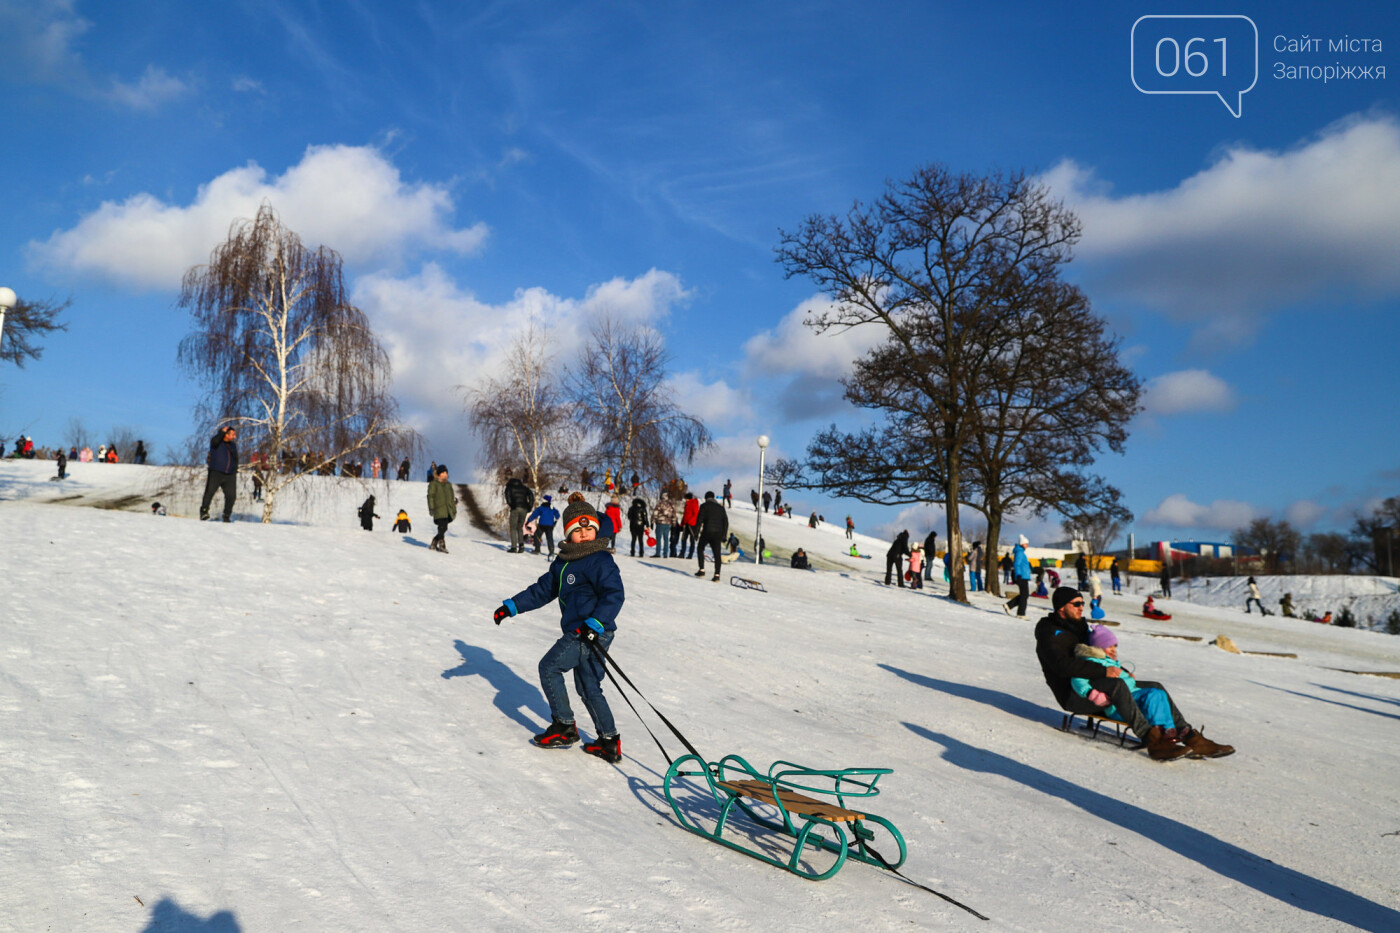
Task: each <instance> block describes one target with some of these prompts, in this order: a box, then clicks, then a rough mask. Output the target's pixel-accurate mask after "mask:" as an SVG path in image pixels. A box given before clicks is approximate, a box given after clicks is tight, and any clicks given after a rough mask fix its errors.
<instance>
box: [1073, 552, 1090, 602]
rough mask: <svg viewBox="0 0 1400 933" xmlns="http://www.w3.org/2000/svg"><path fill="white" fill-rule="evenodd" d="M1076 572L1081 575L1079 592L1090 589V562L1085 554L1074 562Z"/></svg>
mask: <svg viewBox="0 0 1400 933" xmlns="http://www.w3.org/2000/svg"><path fill="white" fill-rule="evenodd" d="M1074 572H1075V573H1077V574H1078V575H1079V592H1081V593H1082V592H1084V591H1085V590H1087V589H1088V588H1089V561H1088V559H1087V558H1085V556H1084V555H1083V554H1080V555H1079V559H1078V560H1076V561H1075V562H1074Z"/></svg>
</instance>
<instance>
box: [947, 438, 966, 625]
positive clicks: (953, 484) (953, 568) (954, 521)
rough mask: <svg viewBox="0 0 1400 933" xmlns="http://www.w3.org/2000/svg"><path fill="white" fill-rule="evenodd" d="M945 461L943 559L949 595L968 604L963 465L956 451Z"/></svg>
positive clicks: (951, 451)
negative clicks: (961, 486) (961, 496)
mask: <svg viewBox="0 0 1400 933" xmlns="http://www.w3.org/2000/svg"><path fill="white" fill-rule="evenodd" d="M950 428H951V425H950ZM945 459H946V462H947V464H948V479H947V482H946V483H945V484H944V487H943V488H944V491H945V492H944V502H943V504H944V508H945V510H946V513H947V516H948V553H947V554H945V555H944V557H943V564H944V566H945V567H947V568H948V595H949V596H950V597H951V598H952V599H955V600H957V601H958V602H960V603H966V602H967V584H966V583H965V582H964V581H963V576H962V574H963V561H962V520H961V516H960V515H959V514H958V491H959V479H960V474H961V467H962V463H961V458H960V457H959V456H958V451H957V450H956V449H950V450H949V451H948V453H947V456H946V458H945Z"/></svg>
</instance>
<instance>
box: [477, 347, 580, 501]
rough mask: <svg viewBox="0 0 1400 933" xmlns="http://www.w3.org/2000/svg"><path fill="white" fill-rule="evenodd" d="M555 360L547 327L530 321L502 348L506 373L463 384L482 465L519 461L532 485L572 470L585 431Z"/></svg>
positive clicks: (499, 466) (510, 464)
mask: <svg viewBox="0 0 1400 933" xmlns="http://www.w3.org/2000/svg"><path fill="white" fill-rule="evenodd" d="M554 362H555V357H554V353H553V352H552V350H551V348H550V343H549V334H548V332H547V331H546V330H544V329H543V328H542V327H541V326H540V325H539V324H537V323H536V322H535V321H533V320H532V321H531V322H530V323H529V325H528V326H527V328H526V329H525V331H524V332H523V333H521V334H520V336H519V337H518V338H517V339H516V341H515V342H514V343H513V344H512V345H511V346H510V348H509V349H508V350H507V351H506V355H505V361H504V363H505V375H503V376H501V377H500V378H499V379H497V378H484V379H482V380H480V381H479V382H478V383H476V384H475V385H473V386H466V387H462V389H463V394H464V397H465V399H466V404H467V411H468V413H469V414H470V415H471V426H472V430H473V431H474V432H475V433H476V435H477V436H478V437H480V438H481V441H482V444H483V450H482V459H483V460H484V462H485V465H486V466H487V467H488V468H490V469H491V470H493V471H496V470H501V469H503V468H506V467H511V468H514V467H515V466H523V467H524V472H525V477H526V480H525V481H526V483H527V484H528V485H529V486H530V487H531V488H532V489H536V490H541V489H543V488H544V486H545V484H551V485H552V483H553V482H554V480H555V479H558V478H561V477H563V476H565V475H569V474H572V473H573V472H574V466H575V462H576V458H577V455H578V452H579V446H580V441H581V438H582V436H583V429H582V428H581V427H580V426H579V423H578V418H577V414H576V409H575V406H574V404H573V403H572V402H571V401H570V400H569V399H568V398H567V396H566V395H565V392H564V387H563V382H562V380H561V379H560V378H559V377H558V376H557V375H556V370H555V368H554Z"/></svg>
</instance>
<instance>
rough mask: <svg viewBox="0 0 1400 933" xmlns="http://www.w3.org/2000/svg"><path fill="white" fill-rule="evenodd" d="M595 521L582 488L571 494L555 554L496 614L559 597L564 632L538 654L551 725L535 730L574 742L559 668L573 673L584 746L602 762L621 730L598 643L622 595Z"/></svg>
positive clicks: (613, 625) (549, 739)
mask: <svg viewBox="0 0 1400 933" xmlns="http://www.w3.org/2000/svg"><path fill="white" fill-rule="evenodd" d="M600 527H601V522H600V520H599V518H598V513H597V512H595V511H594V510H593V506H591V505H589V504H588V501H587V500H585V499H584V498H583V494H582V493H577V492H576V493H574V494H573V495H572V496H570V497H569V504H568V506H567V507H566V508H565V509H564V540H563V541H562V542H561V543H560V545H559V556H558V557H557V558H556V559H555V560H554V561H553V562H552V563H550V565H549V569H548V570H547V571H545V573H544V575H543V576H541V577H540V578H539V579H538V580H536V581H535V583H534V584H533V585H531V586H529V587H527V588H526V589H523V590H521V591H520V592H519V593H516V594H515V595H514V596H512V597H511V598H510V599H507V600H506V601H505V602H504V603H502V604H501V607H500V608H499V609H497V610H496V613H495V616H494V619H495V622H496V624H497V625H500V624H501V620H503V619H506V618H510V617H514V616H517V615H519V614H520V613H522V612H529V611H530V610H532V609H539V608H540V607H541V606H545V605H548V604H549V603H550V602H552V601H553V600H555V599H558V600H559V612H560V616H561V618H560V623H559V625H560V628H561V629H562V630H563V634H562V636H561V637H560V638H559V640H558V641H556V642H555V643H554V646H553V647H552V648H550V649H549V650H548V651H546V652H545V655H544V657H542V658H540V689H541V690H543V691H544V696H545V699H546V700H547V701H548V702H549V713H550V717H551V722H550V724H549V728H548V729H546V730H545V731H544V732H542V733H541V734H539V735H537V736H535V738H534V742H535V744H536V745H539V746H541V747H542V748H567V747H568V746H570V745H573V744H574V743H575V742H577V741H578V728H577V726H576V725H575V724H574V712H573V709H572V708H571V707H570V706H569V692H568V690H567V689H566V688H565V686H564V672H565V671H570V670H571V671H573V672H574V689H575V690H577V691H578V695H579V696H580V697H581V698H582V699H583V705H584V708H586V709H587V710H588V715H589V716H590V717H591V718H592V719H593V730H594V732H595V733H596V734H597V736H598V737H597V738H596V739H594V740H593V741H592V742H588V743H585V744H584V746H583V750H584V751H586V752H588V754H590V755H597V756H598V757H599V758H602V759H603V760H604V761H620V760H621V759H622V737H621V736H619V735H618V734H617V727H616V725H615V724H614V723H613V715H612V710H611V709H610V708H609V707H608V701H607V700H606V699H605V698H604V697H603V676H604V674H605V669H604V667H603V659H602V657H601V655H600V653H599V652H598V651H595V650H594V646H595V645H596V646H597V647H599V648H602V650H603V651H607V650H608V647H609V646H610V645H611V644H612V640H613V636H614V635H615V634H617V614H618V612H620V611H621V610H622V602H623V600H624V599H625V594H624V593H623V590H622V574H621V573H619V572H618V569H617V563H616V562H615V561H614V560H613V558H612V555H611V554H609V553H608V544H609V542H610V539H609V538H601V539H600V538H599V537H598V531H599V528H600Z"/></svg>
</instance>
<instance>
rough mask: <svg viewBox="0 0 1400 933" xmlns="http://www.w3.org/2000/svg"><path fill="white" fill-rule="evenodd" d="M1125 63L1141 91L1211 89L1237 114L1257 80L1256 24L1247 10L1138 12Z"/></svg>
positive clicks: (1235, 115) (1202, 90)
mask: <svg viewBox="0 0 1400 933" xmlns="http://www.w3.org/2000/svg"><path fill="white" fill-rule="evenodd" d="M1131 47H1132V51H1131V59H1130V69H1131V72H1132V78H1133V87H1135V88H1137V89H1138V90H1139V91H1141V92H1142V93H1144V94H1214V95H1215V96H1216V97H1218V98H1220V102H1221V103H1223V104H1224V105H1225V109H1226V110H1228V111H1230V114H1231V116H1234V117H1238V116H1239V115H1240V113H1241V111H1242V109H1243V107H1244V95H1245V94H1247V93H1248V92H1249V91H1250V90H1252V89H1253V88H1254V84H1255V82H1256V81H1258V80H1259V30H1258V28H1256V27H1255V25H1254V20H1252V19H1250V18H1249V17H1248V16H1165V15H1164V16H1143V17H1140V18H1139V19H1138V21H1137V22H1135V23H1133V31H1132V39H1131Z"/></svg>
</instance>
